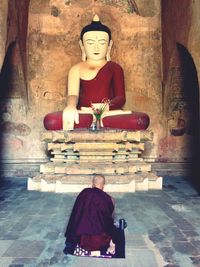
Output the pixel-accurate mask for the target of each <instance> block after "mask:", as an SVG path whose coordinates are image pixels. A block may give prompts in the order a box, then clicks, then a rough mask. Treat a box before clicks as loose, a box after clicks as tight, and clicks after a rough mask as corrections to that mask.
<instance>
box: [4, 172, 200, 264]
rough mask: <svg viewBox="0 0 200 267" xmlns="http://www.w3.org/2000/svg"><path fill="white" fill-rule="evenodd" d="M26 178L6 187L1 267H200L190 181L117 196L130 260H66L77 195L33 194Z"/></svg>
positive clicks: (199, 207) (199, 223) (169, 180)
mask: <svg viewBox="0 0 200 267" xmlns="http://www.w3.org/2000/svg"><path fill="white" fill-rule="evenodd" d="M26 188H27V180H26V179H24V178H15V179H2V180H1V184H0V267H7V266H9V267H22V266H33V267H36V266H38V267H39V266H40V267H45V266H69V267H70V266H71V267H85V266H87V267H93V266H95V267H119V266H120V267H157V266H158V267H163V266H168V267H178V266H179V267H189V266H198V267H199V266H200V196H199V195H198V194H197V192H196V191H195V190H194V189H193V188H192V187H191V186H190V185H189V184H188V182H187V180H186V178H184V177H167V176H166V177H164V188H163V190H162V191H148V192H136V193H119V194H116V193H115V194H114V193H113V194H112V195H113V196H114V197H115V200H116V219H118V218H122V217H124V218H125V219H126V220H127V223H128V227H127V229H126V230H125V236H126V259H95V258H81V257H74V256H67V255H64V254H63V252H62V250H63V248H64V241H65V239H64V236H63V233H64V230H65V227H66V222H67V220H68V217H69V214H70V211H71V208H72V205H73V203H74V200H75V197H76V194H72V193H71V194H55V193H41V192H36V191H27V190H26Z"/></svg>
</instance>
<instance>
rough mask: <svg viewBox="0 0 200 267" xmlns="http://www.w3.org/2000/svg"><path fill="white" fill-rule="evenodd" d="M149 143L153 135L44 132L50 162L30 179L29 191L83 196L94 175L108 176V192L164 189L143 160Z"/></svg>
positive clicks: (130, 132)
mask: <svg viewBox="0 0 200 267" xmlns="http://www.w3.org/2000/svg"><path fill="white" fill-rule="evenodd" d="M149 140H152V133H151V132H149V131H135V132H132V131H122V130H121V131H120V130H105V129H103V130H101V131H97V132H91V131H88V130H75V131H71V132H67V131H47V132H44V133H42V141H44V142H46V143H47V150H48V152H49V154H50V162H48V163H46V164H41V165H40V174H39V175H37V176H35V177H33V178H29V179H28V190H39V191H43V192H56V193H65V192H80V190H82V189H83V188H85V187H88V186H90V184H91V178H92V176H93V175H94V174H103V175H104V176H105V178H106V186H105V191H107V192H135V191H142V190H143V191H146V190H149V189H162V177H158V176H156V175H155V174H154V173H152V172H151V165H150V163H146V162H145V161H144V159H143V158H142V152H143V151H144V147H145V146H144V143H145V142H146V141H149Z"/></svg>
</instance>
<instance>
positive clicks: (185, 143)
mask: <svg viewBox="0 0 200 267" xmlns="http://www.w3.org/2000/svg"><path fill="white" fill-rule="evenodd" d="M179 2H180V1H173V0H172V1H170V0H167V1H163V2H161V1H160V0H151V1H147V0H145V1H144V0H143V1H141V0H135V1H120V0H119V1H112V0H110V1H104V0H97V1H93V0H82V1H76V0H41V1H38V0H30V2H29V1H25V0H21V1H20V3H21V4H20V7H18V9H17V8H16V0H14V1H6V0H4V1H2V2H1V4H0V14H2V16H0V20H1V23H0V41H1V42H0V60H1V61H0V64H1V75H0V87H1V92H3V94H2V95H1V119H2V120H1V121H2V122H1V128H2V131H1V143H2V144H1V159H2V160H8V161H9V160H11V161H12V160H13V161H27V162H28V161H42V160H43V159H45V158H47V157H48V156H47V155H46V153H45V145H44V144H43V143H41V141H40V132H41V131H43V130H44V128H43V118H44V116H45V114H47V113H49V112H53V111H58V110H62V109H63V108H64V107H65V104H66V94H67V73H68V70H69V68H70V66H71V65H73V64H75V63H77V62H79V61H80V59H81V53H80V49H79V46H78V41H79V33H80V30H81V28H82V27H83V26H84V25H86V24H88V23H89V22H90V21H91V20H92V17H93V15H94V14H95V13H97V14H98V15H99V16H100V18H101V20H102V22H103V23H105V24H106V25H108V26H109V27H110V28H111V30H112V39H113V42H114V45H113V49H112V60H113V61H116V62H117V63H119V64H120V65H121V66H122V67H123V69H124V74H125V83H126V96H127V101H126V104H125V106H124V109H129V110H133V111H143V112H146V113H148V114H149V116H150V118H151V124H150V127H149V128H150V129H151V130H152V131H153V132H154V140H153V142H152V143H147V144H146V156H147V157H149V158H153V159H156V160H158V161H164V162H166V161H167V162H169V161H172V162H184V161H189V160H190V158H191V155H190V143H191V142H192V141H191V139H192V138H193V137H192V134H188V133H187V132H184V134H182V135H180V136H179V135H172V134H171V132H170V129H171V128H170V126H169V123H168V122H169V121H170V119H171V117H170V112H171V111H172V110H173V107H172V108H171V109H170V104H169V103H170V102H171V101H172V98H170V97H171V95H173V88H174V87H172V86H171V85H170V83H169V80H170V77H171V76H170V75H171V73H172V72H173V70H174V69H178V68H179V69H181V67H180V66H181V63H180V62H181V60H180V58H179V57H180V55H179V53H178V52H177V50H176V49H177V47H176V43H179V44H181V45H183V46H184V47H185V48H186V49H187V51H188V53H189V54H190V55H191V57H192V58H193V60H194V64H195V67H196V72H197V77H199V75H200V57H199V56H200V55H199V53H200V52H199V49H198V46H197V44H198V43H199V40H200V27H198V26H199V23H200V21H199V12H200V7H199V6H198V4H197V2H196V1H192V2H191V1H189V2H188V1H186V0H184V1H182V2H184V3H183V6H181V5H180V6H179ZM182 2H181V3H182ZM164 3H165V4H164ZM166 3H168V4H166ZM187 4H188V5H189V7H190V8H187V9H185V8H184V5H187ZM161 7H162V8H161ZM165 10H166V13H164V14H165V15H164V14H163V13H162V12H165ZM185 10H187V16H183V13H181V12H186V11H185ZM16 13H17V14H18V15H16ZM180 13H181V15H180ZM20 16H21V17H20ZM7 17H8V18H10V19H9V20H8V21H10V22H9V23H8V24H7V23H6V22H7ZM11 18H14V19H13V20H14V21H12V19H11ZM22 18H23V19H22ZM172 18H173V19H172ZM175 24H177V25H178V26H179V27H175V26H174V25H175ZM180 25H182V26H180ZM175 28H176V31H175ZM172 29H173V31H172ZM162 37H164V38H165V39H164V40H163V41H162ZM162 46H163V50H162ZM174 64H175V67H176V68H174ZM181 75H182V72H181V74H180V76H181ZM181 86H182V84H181V83H180V79H179V83H178V82H176V86H175V87H176V88H177V87H178V91H180V92H181V90H182V89H181V88H182V87H181ZM197 90H198V89H197ZM179 95H181V93H180V94H179ZM180 98H181V97H180ZM178 101H179V100H177V102H178ZM187 114H188V113H186V112H185V116H186V118H185V119H187V117H188V118H190V117H189V116H190V115H187Z"/></svg>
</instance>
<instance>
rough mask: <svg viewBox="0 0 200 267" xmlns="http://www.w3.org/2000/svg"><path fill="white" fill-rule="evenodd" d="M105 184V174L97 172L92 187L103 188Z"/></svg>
mask: <svg viewBox="0 0 200 267" xmlns="http://www.w3.org/2000/svg"><path fill="white" fill-rule="evenodd" d="M104 185H105V177H104V176H103V175H100V174H97V175H95V176H94V177H93V179H92V187H97V188H99V189H103V188H104Z"/></svg>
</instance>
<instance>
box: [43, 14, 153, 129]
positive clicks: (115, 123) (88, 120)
mask: <svg viewBox="0 0 200 267" xmlns="http://www.w3.org/2000/svg"><path fill="white" fill-rule="evenodd" d="M112 43H113V42H112V39H111V31H110V29H109V28H108V27H107V26H106V25H104V24H102V23H101V22H100V21H99V17H98V16H97V15H95V16H94V18H93V21H92V22H91V24H89V25H86V26H85V27H84V28H83V29H82V31H81V34H80V41H79V44H80V48H81V51H82V61H81V62H79V63H77V64H75V65H74V66H72V67H71V69H70V70H69V73H68V97H67V105H66V107H65V108H64V110H63V111H58V112H54V113H49V114H47V115H46V116H45V118H44V127H45V128H46V129H47V130H73V129H76V128H89V127H90V126H91V124H92V122H93V117H94V116H93V114H92V113H91V111H90V112H88V111H87V108H88V109H89V108H90V107H91V104H92V105H93V104H94V105H95V104H100V103H102V101H103V100H104V99H108V100H109V111H107V112H106V116H104V117H102V126H103V127H105V128H114V129H124V130H144V129H146V128H147V127H148V125H149V117H148V115H147V114H145V113H142V112H131V111H130V112H129V111H128V112H124V111H123V110H122V108H123V105H124V104H125V101H126V98H125V84H124V73H123V69H122V67H121V66H120V65H118V64H117V63H115V62H113V61H111V59H110V51H111V48H112ZM84 108H85V111H84Z"/></svg>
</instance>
